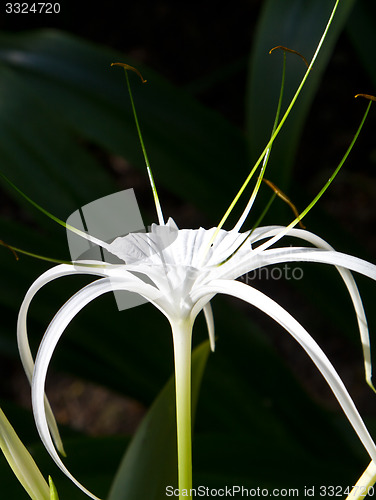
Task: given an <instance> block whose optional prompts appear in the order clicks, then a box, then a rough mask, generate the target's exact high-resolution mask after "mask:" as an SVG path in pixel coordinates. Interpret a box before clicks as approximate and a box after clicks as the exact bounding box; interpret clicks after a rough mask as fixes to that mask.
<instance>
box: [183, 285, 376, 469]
mask: <svg viewBox="0 0 376 500" xmlns="http://www.w3.org/2000/svg"><path fill="white" fill-rule="evenodd" d="M213 293H223V294H227V295H231V296H232V297H237V298H239V299H241V300H244V301H245V302H247V303H249V304H251V305H253V306H255V307H257V308H258V309H260V310H261V311H263V312H265V313H266V314H267V315H268V316H270V317H271V318H273V319H274V320H275V321H276V322H277V323H279V324H280V325H281V326H282V327H283V328H285V329H286V330H287V331H288V332H289V333H290V335H292V337H294V338H295V340H297V342H298V343H299V344H300V345H301V346H302V347H303V349H304V350H305V351H306V352H307V354H308V355H309V356H310V358H311V359H312V361H313V362H314V363H315V365H316V366H317V368H318V369H319V371H320V372H321V373H322V375H323V376H324V378H325V380H326V381H327V383H328V384H329V386H330V388H331V390H332V391H333V393H334V395H335V396H336V398H337V400H338V402H339V404H340V405H341V407H342V409H343V411H344V412H345V415H346V416H347V418H348V420H349V421H350V423H351V425H352V426H353V428H354V430H355V432H356V433H357V435H358V437H359V439H360V440H361V442H362V443H363V445H364V447H365V448H366V450H367V452H368V454H369V455H370V457H371V459H372V460H373V461H375V458H376V446H375V444H374V442H373V440H372V438H371V436H370V434H369V432H368V430H367V428H366V426H365V424H364V422H363V420H362V418H361V416H360V415H359V412H358V410H357V409H356V407H355V405H354V403H353V401H352V399H351V397H350V395H349V393H348V392H347V389H346V387H345V386H344V384H343V382H342V380H341V378H340V377H339V375H338V373H337V372H336V370H335V368H334V367H333V365H332V364H331V362H330V361H329V359H328V358H327V356H326V355H325V353H324V352H323V351H322V349H321V348H320V347H319V345H318V344H317V343H316V342H315V340H314V339H313V338H312V337H311V336H310V335H309V333H308V332H307V331H306V330H305V329H304V328H303V327H302V326H301V325H300V324H299V323H298V322H297V321H296V320H295V319H294V318H293V317H292V316H291V315H290V314H289V313H288V312H287V311H286V310H285V309H283V308H282V307H281V306H280V305H279V304H277V303H276V302H274V300H272V299H270V298H269V297H268V296H267V295H265V294H263V293H262V292H260V291H259V290H256V289H255V288H252V287H250V286H248V285H245V284H244V283H240V282H237V281H228V280H213V282H212V283H211V284H210V285H205V286H202V287H200V288H199V289H197V290H196V293H195V296H194V297H192V298H193V299H194V300H195V299H196V300H198V299H200V298H201V297H202V296H204V295H206V294H213Z"/></svg>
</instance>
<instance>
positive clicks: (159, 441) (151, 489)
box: [109, 341, 210, 500]
mask: <svg viewBox="0 0 376 500" xmlns="http://www.w3.org/2000/svg"><path fill="white" fill-rule="evenodd" d="M209 352H210V347H209V342H208V341H205V342H203V343H202V344H201V345H199V346H198V347H196V348H195V350H194V351H193V353H192V415H194V414H195V410H196V406H197V401H198V394H199V389H200V385H201V379H202V376H203V373H204V369H205V365H206V361H207V358H208V355H209ZM176 483H177V449H176V409H175V378H174V376H172V377H171V378H170V380H169V381H168V383H167V384H166V386H165V387H164V389H163V390H162V392H161V393H160V395H159V396H158V398H157V399H156V401H155V402H154V403H153V405H152V407H151V408H150V410H149V412H148V414H147V415H146V417H145V418H144V420H143V422H142V423H141V425H140V427H139V429H138V430H137V433H136V434H135V436H134V438H133V440H132V441H131V444H130V445H129V448H128V449H127V451H126V454H125V456H124V458H123V460H122V462H121V464H120V467H119V470H118V472H117V474H116V477H115V480H114V483H113V485H112V488H111V492H110V495H109V500H122V499H124V500H125V499H128V498H131V499H132V500H144V499H145V498H147V499H150V500H162V499H164V498H165V497H166V487H167V486H169V485H172V486H176Z"/></svg>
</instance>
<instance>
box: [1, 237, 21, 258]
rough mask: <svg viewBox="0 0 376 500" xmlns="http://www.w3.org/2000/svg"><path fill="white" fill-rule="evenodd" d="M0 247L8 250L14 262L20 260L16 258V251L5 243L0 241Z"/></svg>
mask: <svg viewBox="0 0 376 500" xmlns="http://www.w3.org/2000/svg"><path fill="white" fill-rule="evenodd" d="M0 245H2V246H3V247H5V248H8V250H10V251H11V252H12V254H13V255H14V258H15V259H16V260H20V258H19V257H18V255H17V253H16V251H15V250H14V248H12V247H11V246H10V245H8V244H7V243H5V241H3V240H0Z"/></svg>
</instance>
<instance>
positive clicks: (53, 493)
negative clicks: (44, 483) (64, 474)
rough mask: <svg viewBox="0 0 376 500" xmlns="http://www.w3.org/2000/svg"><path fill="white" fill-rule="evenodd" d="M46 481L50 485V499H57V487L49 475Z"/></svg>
mask: <svg viewBox="0 0 376 500" xmlns="http://www.w3.org/2000/svg"><path fill="white" fill-rule="evenodd" d="M48 483H49V485H50V500H59V495H58V494H57V489H56V486H55V485H54V482H53V481H52V477H51V476H49V477H48Z"/></svg>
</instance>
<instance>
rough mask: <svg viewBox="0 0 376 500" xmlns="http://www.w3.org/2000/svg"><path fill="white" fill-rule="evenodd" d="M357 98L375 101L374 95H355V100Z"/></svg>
mask: <svg viewBox="0 0 376 500" xmlns="http://www.w3.org/2000/svg"><path fill="white" fill-rule="evenodd" d="M357 97H364V98H365V99H368V100H369V101H376V97H375V96H374V95H370V94H356V96H355V98H357Z"/></svg>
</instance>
